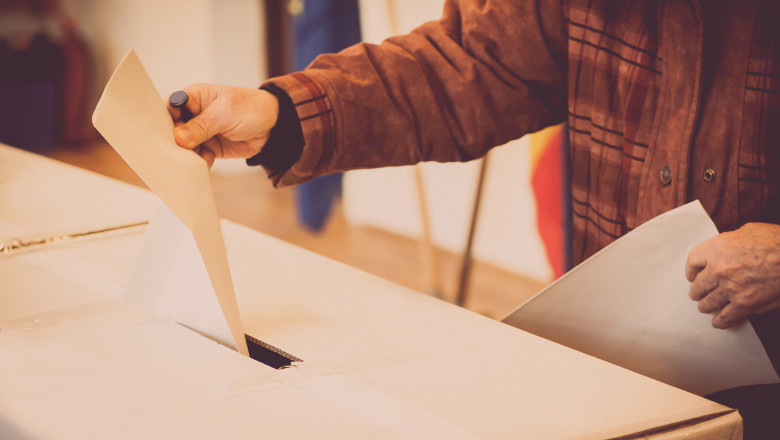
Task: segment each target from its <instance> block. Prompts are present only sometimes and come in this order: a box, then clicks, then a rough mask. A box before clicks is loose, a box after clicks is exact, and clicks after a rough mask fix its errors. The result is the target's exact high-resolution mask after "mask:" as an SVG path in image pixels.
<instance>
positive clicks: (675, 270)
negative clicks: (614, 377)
mask: <svg viewBox="0 0 780 440" xmlns="http://www.w3.org/2000/svg"><path fill="white" fill-rule="evenodd" d="M717 234H718V231H717V229H716V228H715V225H714V224H713V223H712V220H710V218H709V216H708V215H707V213H706V212H705V211H704V209H703V208H702V206H701V204H700V203H699V202H698V201H695V202H691V203H688V204H687V205H685V206H682V207H680V208H677V209H674V210H672V211H669V212H667V213H665V214H662V215H660V216H658V217H656V218H654V219H652V220H650V221H649V222H647V223H645V224H643V225H641V226H639V227H638V228H636V229H635V230H633V231H631V232H630V233H629V234H627V235H625V236H624V237H622V238H620V239H618V240H617V241H615V242H614V243H612V244H610V245H609V246H607V247H606V248H604V249H602V250H601V251H600V252H599V253H597V254H596V255H594V256H592V257H591V258H589V259H588V260H586V261H585V262H583V263H582V264H580V265H579V266H577V267H575V268H574V269H572V270H571V271H570V272H569V273H567V274H565V275H564V276H562V277H561V278H560V279H558V280H557V281H555V282H554V283H552V284H551V285H550V286H548V287H547V288H546V289H544V290H543V291H541V292H539V293H538V294H537V295H535V296H534V297H532V298H531V299H529V300H528V301H526V302H525V303H524V304H523V305H521V306H520V307H518V308H517V309H516V310H515V311H514V312H512V313H511V314H510V315H509V316H507V317H506V318H504V322H505V323H507V324H510V325H513V326H515V327H518V328H520V329H523V330H526V331H528V332H531V333H534V334H536V335H539V336H541V337H543V338H546V339H549V340H551V341H554V342H558V343H560V344H563V345H566V346H568V347H570V348H573V349H575V350H578V351H581V352H583V353H587V354H590V355H591V356H595V357H597V358H600V359H603V360H605V361H607V362H610V363H613V364H615V365H619V366H622V367H624V368H627V369H629V370H633V371H635V372H637V373H640V374H642V375H645V376H648V377H651V378H653V379H656V380H659V381H661V382H665V383H667V384H669V385H672V386H675V387H678V388H681V389H683V390H686V391H690V392H692V393H695V394H699V395H707V394H710V393H713V392H716V391H720V390H724V389H728V388H732V387H736V386H742V385H754V384H763V383H774V382H780V378H778V376H777V373H776V372H775V370H774V369H773V368H772V364H771V362H770V361H769V358H768V357H767V354H766V352H765V351H764V348H763V346H762V345H761V343H760V341H759V339H758V336H756V333H755V331H754V330H753V327H752V326H751V325H750V324H749V323H746V324H744V325H742V326H740V327H739V328H736V329H728V330H718V329H715V328H713V327H712V325H711V324H710V322H711V319H712V317H711V315H705V314H703V313H700V312H699V311H698V310H697V309H696V302H694V301H692V300H691V299H690V298H689V297H688V287H689V285H690V283H689V282H688V281H687V280H686V279H685V261H686V259H687V256H688V253H689V251H690V250H691V249H692V248H693V247H694V246H695V245H697V244H698V243H700V242H702V241H704V240H706V239H708V238H710V237H713V236H715V235H717Z"/></svg>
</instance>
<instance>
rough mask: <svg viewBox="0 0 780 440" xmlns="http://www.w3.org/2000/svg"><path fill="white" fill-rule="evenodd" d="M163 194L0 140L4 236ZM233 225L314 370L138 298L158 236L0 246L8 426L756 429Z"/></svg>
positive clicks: (663, 388)
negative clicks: (135, 281) (281, 364)
mask: <svg viewBox="0 0 780 440" xmlns="http://www.w3.org/2000/svg"><path fill="white" fill-rule="evenodd" d="M153 204H154V196H153V195H152V194H150V193H148V192H147V191H145V190H142V189H138V188H135V187H132V186H130V185H127V184H123V183H121V182H117V181H114V180H111V179H108V178H105V177H102V176H99V175H97V174H93V173H90V172H87V171H84V170H81V169H78V168H74V167H71V166H68V165H64V164H61V163H57V162H55V161H52V160H49V159H45V158H42V157H39V156H35V155H32V154H30V153H26V152H23V151H21V150H17V149H14V148H11V147H7V146H0V241H6V240H8V239H9V238H13V237H19V236H24V237H30V236H36V235H46V234H51V233H60V232H68V231H77V230H83V229H89V228H101V227H105V226H112V225H118V224H123V223H131V222H135V221H139V220H143V219H146V218H148V217H149V215H150V211H151V209H152V205H153ZM223 230H224V234H225V241H226V246H227V250H228V255H229V259H230V264H231V271H232V273H233V278H234V282H235V287H236V292H237V296H238V302H239V308H240V311H241V316H242V320H243V322H244V327H245V331H246V333H247V334H250V335H252V336H254V337H257V338H259V339H261V340H263V341H264V342H267V343H269V344H272V345H273V346H275V347H278V348H280V349H282V350H284V351H286V352H288V353H291V354H293V355H295V356H297V357H299V358H301V359H303V361H304V362H302V363H299V364H295V365H294V366H293V367H292V368H287V369H282V370H274V369H272V368H270V367H267V366H265V365H263V364H260V363H258V362H256V361H253V360H251V359H249V358H246V357H244V356H241V355H239V354H238V353H235V352H233V351H231V350H229V349H227V348H225V347H223V346H221V345H218V344H216V343H213V342H211V341H210V340H208V339H206V338H204V337H202V336H200V335H199V334H197V333H195V332H193V331H191V330H188V329H186V328H184V327H182V326H180V325H178V324H176V323H173V322H169V321H164V320H160V319H157V318H154V317H151V316H149V315H147V314H144V313H141V312H139V311H135V310H132V309H130V308H128V307H126V306H124V305H122V304H121V303H119V302H118V301H117V300H116V297H117V295H118V294H119V292H120V291H121V288H122V285H123V283H124V281H125V280H126V279H127V276H128V274H129V272H130V270H131V268H132V266H133V262H134V261H135V258H136V257H137V255H138V252H139V249H140V243H141V240H142V232H140V231H135V232H132V233H127V234H123V235H117V236H112V237H109V238H103V239H94V240H89V241H83V242H78V243H70V244H66V245H62V246H52V247H49V248H46V249H45V250H38V251H34V252H22V253H16V254H11V255H7V256H0V276H2V279H3V287H2V293H0V438H166V439H167V438H265V437H267V436H268V437H270V436H275V437H277V438H311V437H320V438H331V437H333V438H447V439H451V438H490V439H495V438H520V439H564V438H567V439H568V438H582V439H591V438H594V439H595V438H611V437H621V436H626V438H634V437H636V438H653V439H675V438H688V439H699V438H701V439H704V438H707V439H721V438H722V439H738V438H741V431H742V427H741V419H740V417H739V414H738V413H737V412H735V411H733V410H730V409H728V408H725V407H723V406H720V405H718V404H715V403H712V402H710V401H708V400H705V399H703V398H700V397H698V396H695V395H692V394H689V393H686V392H684V391H681V390H678V389H676V388H673V387H670V386H667V385H664V384H662V383H659V382H656V381H654V380H651V379H648V378H645V377H642V376H640V375H637V374H635V373H632V372H630V371H627V370H624V369H622V368H619V367H616V366H614V365H611V364H608V363H605V362H603V361H600V360H597V359H595V358H592V357H590V356H586V355H584V354H581V353H578V352H575V351H573V350H570V349H567V348H565V347H562V346H559V345H557V344H554V343H551V342H549V341H546V340H543V339H541V338H538V337H536V336H533V335H531V334H528V333H525V332H523V331H520V330H517V329H515V328H512V327H509V326H506V325H504V324H502V323H500V322H497V321H494V320H491V319H488V318H485V317H483V316H480V315H477V314H475V313H472V312H469V311H467V310H464V309H461V308H458V307H455V306H452V305H450V304H447V303H445V302H442V301H439V300H436V299H433V298H430V297H428V296H425V295H423V294H420V293H418V292H414V291H411V290H409V289H406V288H403V287H400V286H398V285H395V284H393V283H390V282H388V281H385V280H382V279H379V278H376V277H374V276H371V275H369V274H366V273H364V272H361V271H358V270H356V269H353V268H351V267H348V266H345V265H342V264H340V263H337V262H334V261H331V260H328V259H327V258H324V257H321V256H319V255H316V254H313V253H310V252H308V251H305V250H302V249H299V248H296V247H295V246H292V245H290V244H287V243H284V242H282V241H279V240H276V239H274V238H271V237H268V236H265V235H262V234H260V233H257V232H255V231H252V230H249V229H247V228H244V227H242V226H239V225H236V224H233V223H229V222H224V223H223ZM621 438H623V437H621Z"/></svg>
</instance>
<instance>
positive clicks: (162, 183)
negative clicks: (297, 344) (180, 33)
mask: <svg viewBox="0 0 780 440" xmlns="http://www.w3.org/2000/svg"><path fill="white" fill-rule="evenodd" d="M92 123H93V124H94V125H95V127H96V128H97V129H98V131H99V132H100V134H101V135H103V137H104V138H105V139H106V140H107V141H108V143H109V144H111V146H112V147H113V148H114V149H115V150H116V151H117V153H119V155H120V156H122V158H123V159H124V160H125V162H127V163H128V164H129V165H130V167H131V168H133V170H134V171H135V172H136V173H137V174H138V176H139V177H140V178H141V180H143V181H144V183H146V185H147V186H148V187H149V188H150V189H151V190H152V191H153V192H154V193H155V194H156V195H157V196H158V197H159V198H160V199H161V200H162V201H163V202H164V203H165V205H162V204H161V205H160V207H159V208H158V209H157V212H156V213H155V214H154V216H153V218H152V219H151V221H150V224H149V227H148V230H147V234H146V237H145V241H146V242H145V245H144V252H143V253H142V259H141V261H139V264H138V266H137V267H136V270H135V273H134V274H133V276H132V277H131V280H130V282H129V284H128V286H127V288H126V289H125V292H124V294H123V297H124V301H125V302H126V303H128V304H129V305H132V306H136V307H138V308H140V309H142V310H144V311H147V312H149V313H151V314H153V315H156V316H158V317H161V318H165V319H171V320H173V321H176V322H178V323H180V324H182V325H184V326H187V327H189V328H192V329H193V330H196V331H198V332H200V333H201V334H203V335H205V336H208V337H210V338H211V339H214V340H216V341H218V342H220V343H222V344H224V345H227V346H229V347H232V348H234V349H236V350H237V351H239V352H241V353H243V354H247V344H246V338H245V335H244V332H243V328H242V325H241V317H240V315H239V312H238V305H237V302H236V296H235V292H234V290H233V282H232V279H231V276H230V268H229V266H228V260H227V254H226V252H225V245H224V242H223V239H222V231H221V229H220V225H219V218H218V216H217V208H216V203H215V201H214V194H213V192H212V189H211V181H210V178H209V168H208V165H207V164H206V162H205V161H204V160H203V159H202V158H200V157H199V156H198V155H197V154H196V153H194V152H192V151H189V150H185V149H183V148H180V147H179V146H177V145H176V143H175V141H174V139H173V122H172V120H171V117H170V115H169V114H168V111H167V109H166V107H165V104H164V101H163V98H162V97H161V96H160V94H159V93H158V92H157V89H156V88H155V87H154V84H153V83H152V80H151V79H150V78H149V75H148V74H147V73H146V71H145V70H144V67H143V65H142V64H141V62H140V60H139V59H138V56H137V55H136V54H135V52H132V51H131V52H130V53H128V54H127V55H126V56H125V58H124V59H123V60H122V62H121V63H120V64H119V67H117V69H116V70H115V71H114V74H113V75H112V76H111V79H110V80H109V81H108V84H107V85H106V88H105V90H104V91H103V96H101V98H100V101H99V102H98V104H97V107H96V108H95V112H94V114H93V115H92Z"/></svg>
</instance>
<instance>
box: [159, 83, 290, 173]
mask: <svg viewBox="0 0 780 440" xmlns="http://www.w3.org/2000/svg"><path fill="white" fill-rule="evenodd" d="M184 91H185V92H187V95H188V96H189V99H188V101H187V104H186V105H187V109H189V110H190V112H192V114H193V115H194V117H193V118H192V119H190V120H189V121H188V122H187V123H184V122H182V121H181V110H180V109H178V108H175V107H172V106H170V104H169V105H168V111H169V112H170V114H171V117H172V118H173V120H174V123H175V128H174V132H173V135H174V139H175V140H176V143H177V144H178V145H179V146H180V147H183V148H187V149H190V150H194V151H196V152H197V153H198V154H200V155H201V156H202V157H203V158H204V159H205V160H206V162H208V164H209V165H211V164H212V163H213V162H214V159H215V158H224V159H229V158H249V157H252V156H254V155H255V154H257V153H259V152H260V150H261V149H262V148H263V147H264V146H265V143H266V142H267V141H268V137H269V136H270V134H271V129H272V128H273V127H274V125H275V124H276V119H277V118H278V115H279V103H278V101H277V99H276V97H275V96H273V95H272V94H271V93H268V92H266V91H265V90H259V89H249V88H242V87H230V86H220V85H213V84H195V85H192V86H189V87H187V88H185V89H184Z"/></svg>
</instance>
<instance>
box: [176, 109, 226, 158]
mask: <svg viewBox="0 0 780 440" xmlns="http://www.w3.org/2000/svg"><path fill="white" fill-rule="evenodd" d="M217 134H219V128H218V127H217V125H216V124H215V123H214V121H211V119H210V118H209V117H208V115H207V112H205V111H204V112H203V113H200V114H198V115H197V116H195V117H193V118H192V119H190V120H189V121H187V123H185V124H181V125H178V126H177V127H176V129H175V130H174V131H173V137H174V139H175V140H176V143H177V144H179V146H180V147H183V148H187V149H190V150H192V149H194V148H195V147H197V146H198V145H200V144H202V143H204V142H206V141H207V140H209V139H211V138H212V137H214V136H215V135H217Z"/></svg>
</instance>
